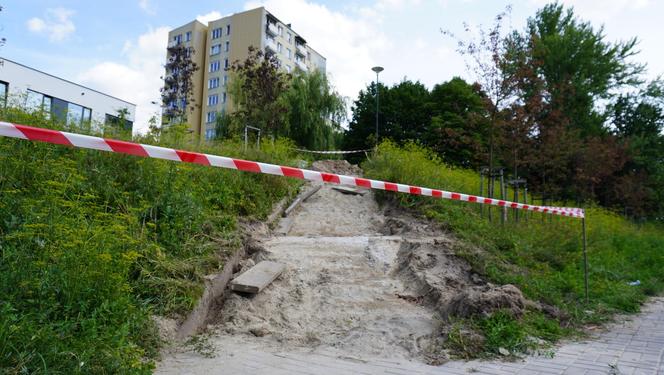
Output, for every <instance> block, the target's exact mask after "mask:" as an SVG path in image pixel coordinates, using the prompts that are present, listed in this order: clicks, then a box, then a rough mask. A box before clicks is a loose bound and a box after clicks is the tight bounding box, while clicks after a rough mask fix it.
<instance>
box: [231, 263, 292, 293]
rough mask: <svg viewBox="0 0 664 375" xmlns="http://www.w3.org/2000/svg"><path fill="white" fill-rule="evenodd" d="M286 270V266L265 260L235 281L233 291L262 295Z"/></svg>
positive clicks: (232, 282)
mask: <svg viewBox="0 0 664 375" xmlns="http://www.w3.org/2000/svg"><path fill="white" fill-rule="evenodd" d="M285 268H286V266H284V265H283V264H281V263H277V262H270V261H267V260H264V261H262V262H260V263H258V264H257V265H255V266H253V267H251V268H250V269H249V270H247V271H246V272H244V273H242V274H241V275H240V276H238V277H236V278H235V279H233V281H231V290H233V291H236V292H244V293H253V294H256V293H260V291H261V290H263V289H264V288H265V287H266V286H268V285H270V283H271V282H273V281H274V280H275V279H276V278H277V277H279V275H281V273H282V272H284V269H285Z"/></svg>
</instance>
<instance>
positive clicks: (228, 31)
mask: <svg viewBox="0 0 664 375" xmlns="http://www.w3.org/2000/svg"><path fill="white" fill-rule="evenodd" d="M226 35H231V25H226Z"/></svg>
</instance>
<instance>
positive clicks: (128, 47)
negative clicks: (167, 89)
mask: <svg viewBox="0 0 664 375" xmlns="http://www.w3.org/2000/svg"><path fill="white" fill-rule="evenodd" d="M169 30H170V27H159V28H157V29H154V30H151V31H149V32H147V33H145V34H143V35H141V36H139V37H138V38H137V39H136V40H134V41H126V42H125V44H124V47H123V55H124V56H125V58H126V62H125V63H118V62H114V61H105V62H102V63H99V64H97V65H95V66H93V67H92V68H90V69H88V70H86V71H84V72H82V73H81V74H79V76H78V77H77V79H78V80H79V81H81V83H83V84H86V85H89V86H91V87H94V88H96V89H98V90H100V91H102V92H105V93H108V94H110V95H113V96H116V97H119V98H121V99H124V100H127V101H130V102H132V103H136V105H137V106H136V118H135V122H134V131H135V132H145V131H146V130H147V129H148V121H149V119H150V117H152V116H153V115H155V114H159V113H160V111H161V108H160V104H159V103H161V94H160V92H159V89H160V88H161V87H162V85H163V81H162V79H161V78H160V77H162V76H163V75H164V68H163V66H164V63H165V60H166V45H167V43H168V31H169ZM153 101H154V102H156V103H158V104H152V102H153Z"/></svg>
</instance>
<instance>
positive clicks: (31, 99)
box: [25, 90, 44, 111]
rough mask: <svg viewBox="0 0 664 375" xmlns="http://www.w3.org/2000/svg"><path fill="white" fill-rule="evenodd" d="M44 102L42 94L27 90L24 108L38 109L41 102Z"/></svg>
mask: <svg viewBox="0 0 664 375" xmlns="http://www.w3.org/2000/svg"><path fill="white" fill-rule="evenodd" d="M43 102H44V95H42V94H40V93H38V92H36V91H32V90H28V96H27V98H26V99H25V108H26V109H28V110H30V111H38V110H40V109H41V106H42V103H43Z"/></svg>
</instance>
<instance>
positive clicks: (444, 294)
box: [394, 238, 529, 318]
mask: <svg viewBox="0 0 664 375" xmlns="http://www.w3.org/2000/svg"><path fill="white" fill-rule="evenodd" d="M453 246H454V240H451V239H449V238H444V239H443V238H441V239H436V240H434V241H433V242H416V241H415V240H405V241H403V242H402V244H401V248H400V249H399V252H398V254H397V261H398V265H397V268H396V269H395V271H394V272H395V273H396V274H397V275H398V276H399V277H400V278H401V279H402V280H403V281H404V284H405V285H407V286H408V292H409V293H410V294H409V295H407V296H406V297H405V298H409V299H412V300H423V301H426V302H427V303H428V304H430V305H431V306H433V307H434V308H435V309H436V311H438V313H439V314H440V316H441V317H442V318H448V317H450V316H457V317H470V316H476V315H478V316H488V315H490V314H491V313H493V312H495V311H497V310H501V309H504V310H508V311H510V312H511V313H512V314H513V315H514V316H520V315H522V314H523V312H524V309H525V308H526V306H527V305H529V304H528V302H527V301H526V299H525V298H524V297H523V294H522V293H521V291H520V290H519V289H518V288H517V287H515V286H513V285H502V286H495V285H493V284H490V283H487V282H485V281H484V280H483V279H482V278H481V277H480V276H479V275H477V274H474V273H473V272H472V267H471V266H470V264H468V263H467V262H466V261H465V260H464V259H461V258H459V257H457V256H456V255H454V253H453V251H452V248H453Z"/></svg>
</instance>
